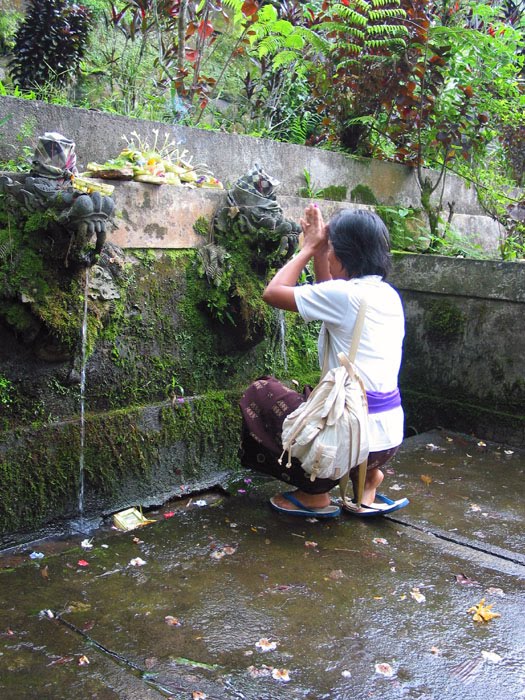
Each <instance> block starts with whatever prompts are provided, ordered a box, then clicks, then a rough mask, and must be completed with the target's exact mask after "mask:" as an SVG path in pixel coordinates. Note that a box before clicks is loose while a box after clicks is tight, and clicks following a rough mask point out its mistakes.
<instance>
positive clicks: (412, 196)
mask: <svg viewBox="0 0 525 700" xmlns="http://www.w3.org/2000/svg"><path fill="white" fill-rule="evenodd" d="M22 127H24V133H27V132H28V131H30V132H32V133H33V135H34V141H35V142H36V138H37V137H38V136H39V135H40V134H42V133H44V132H45V131H58V132H60V133H62V134H64V135H65V136H67V137H69V138H71V139H73V140H74V141H75V143H76V151H77V158H78V164H79V168H81V169H82V168H85V166H86V164H87V163H88V161H98V162H104V161H105V160H106V159H108V158H113V157H115V156H116V155H117V154H118V153H119V152H120V151H121V150H122V148H124V146H125V141H124V140H123V136H127V137H128V138H130V137H131V133H132V132H136V133H137V134H139V136H140V138H141V139H143V140H148V141H149V142H150V143H152V142H153V140H154V138H155V134H154V129H157V130H158V135H159V136H158V138H159V142H161V143H162V142H163V141H164V138H165V135H166V134H167V135H168V136H169V139H170V140H172V141H173V142H174V143H176V144H177V147H178V148H179V151H180V152H182V151H183V150H186V151H187V152H188V154H189V156H190V157H192V158H193V162H194V163H205V164H207V165H208V166H209V168H210V169H211V171H212V172H213V174H214V175H215V176H216V177H217V178H219V180H221V181H222V182H223V183H224V185H225V187H228V186H229V185H231V184H233V183H234V182H235V181H236V180H237V178H239V177H240V176H242V175H244V174H245V173H246V172H247V171H248V170H249V169H250V168H251V167H252V166H253V164H254V163H260V164H261V165H263V166H264V168H265V169H266V170H267V171H268V172H269V173H270V174H271V175H272V176H274V177H276V178H277V179H278V180H279V181H280V182H281V186H280V193H281V195H282V196H295V195H297V193H298V191H299V189H300V188H301V187H304V185H305V180H304V171H305V170H307V171H308V172H309V173H310V176H311V178H312V180H313V183H314V186H315V188H317V189H321V188H324V187H328V186H330V185H344V186H346V187H347V188H348V192H349V193H350V192H351V191H352V190H353V188H354V187H356V186H357V185H366V186H368V187H370V188H371V189H372V191H373V192H374V194H375V196H376V198H377V199H378V201H379V202H380V203H381V204H385V205H394V206H395V205H404V206H414V207H416V208H418V207H420V206H421V202H420V196H419V187H418V184H417V181H416V178H415V176H414V171H413V169H411V168H408V167H405V166H403V165H397V164H394V163H385V162H382V161H375V160H370V159H365V158H357V157H352V156H348V155H345V154H342V153H333V152H329V151H324V150H321V149H315V148H307V147H305V146H296V145H293V144H286V143H277V142H275V141H269V140H264V139H259V138H253V137H250V136H238V135H235V134H224V133H219V132H213V131H205V130H201V129H193V128H189V127H183V126H179V125H176V124H175V125H173V124H165V123H160V122H151V121H143V120H136V119H129V118H126V117H121V116H118V115H111V114H105V113H102V112H97V111H91V110H85V109H72V108H68V107H61V106H57V105H49V104H45V103H42V102H36V101H32V100H22V99H18V98H12V97H3V96H2V97H0V160H9V159H11V158H14V157H16V156H17V155H20V154H21V153H22V148H23V146H24V145H25V146H27V145H30V144H28V143H27V141H26V142H25V143H24V142H20V140H17V138H16V137H17V135H18V134H19V133H20V131H21V129H22ZM426 174H427V175H430V177H432V176H434V177H436V175H435V174H434V175H432V173H429V172H426ZM440 194H441V188H439V192H438V193H436V196H439V195H440ZM452 202H453V203H454V209H455V212H456V215H455V217H454V219H453V222H452V223H453V225H454V226H455V227H456V228H457V229H458V231H460V232H462V233H464V234H465V235H467V236H468V237H469V238H470V239H471V240H472V242H474V243H479V244H480V245H482V247H483V248H485V249H486V250H487V251H490V252H491V253H494V252H495V251H496V250H497V246H498V241H499V239H500V235H501V231H500V228H499V225H498V224H497V222H495V221H493V220H492V219H491V218H490V217H488V216H486V215H485V213H484V212H483V211H482V209H481V207H480V205H479V203H478V201H477V197H476V192H475V190H474V188H473V187H467V185H466V184H465V183H464V181H463V180H461V179H460V178H457V177H455V176H454V175H448V176H447V177H446V179H445V183H444V190H443V208H444V210H445V211H446V212H447V213H448V203H452Z"/></svg>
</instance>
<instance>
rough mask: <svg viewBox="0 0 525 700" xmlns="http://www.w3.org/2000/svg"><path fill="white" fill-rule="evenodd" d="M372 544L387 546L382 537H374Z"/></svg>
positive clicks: (386, 541)
mask: <svg viewBox="0 0 525 700" xmlns="http://www.w3.org/2000/svg"><path fill="white" fill-rule="evenodd" d="M372 542H373V543H374V544H388V540H385V538H384V537H374V539H373V540H372Z"/></svg>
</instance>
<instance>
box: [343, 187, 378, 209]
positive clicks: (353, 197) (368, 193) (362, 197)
mask: <svg viewBox="0 0 525 700" xmlns="http://www.w3.org/2000/svg"><path fill="white" fill-rule="evenodd" d="M350 201H351V202H357V203H358V204H368V205H370V206H374V205H376V204H379V201H378V199H377V197H376V196H375V194H374V192H373V190H372V189H371V188H370V187H369V186H368V185H361V184H359V185H356V186H355V187H354V189H353V190H352V191H351V192H350Z"/></svg>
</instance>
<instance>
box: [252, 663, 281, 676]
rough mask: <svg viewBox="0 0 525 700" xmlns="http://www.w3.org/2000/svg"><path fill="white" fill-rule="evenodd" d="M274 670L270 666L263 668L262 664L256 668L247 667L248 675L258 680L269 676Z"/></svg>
mask: <svg viewBox="0 0 525 700" xmlns="http://www.w3.org/2000/svg"><path fill="white" fill-rule="evenodd" d="M273 670H274V669H273V668H272V667H271V666H265V665H264V664H263V665H262V666H261V667H260V668H257V667H256V666H248V669H247V671H248V673H249V674H250V676H251V677H252V678H260V677H261V676H269V675H270V674H271V673H272V671H273Z"/></svg>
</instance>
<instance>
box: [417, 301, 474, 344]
mask: <svg viewBox="0 0 525 700" xmlns="http://www.w3.org/2000/svg"><path fill="white" fill-rule="evenodd" d="M424 323H425V329H426V332H427V334H428V336H429V338H430V339H431V340H432V341H434V342H439V341H450V340H454V339H456V338H459V336H460V335H461V334H462V333H463V329H464V327H465V314H464V313H463V311H461V309H459V308H458V307H457V306H456V305H455V304H454V303H453V302H451V301H449V300H447V299H440V300H437V301H433V302H431V303H430V304H429V306H428V308H427V310H426V312H425V317H424Z"/></svg>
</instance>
